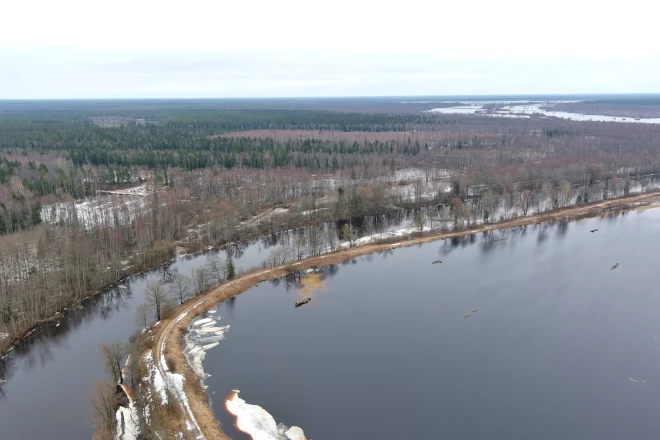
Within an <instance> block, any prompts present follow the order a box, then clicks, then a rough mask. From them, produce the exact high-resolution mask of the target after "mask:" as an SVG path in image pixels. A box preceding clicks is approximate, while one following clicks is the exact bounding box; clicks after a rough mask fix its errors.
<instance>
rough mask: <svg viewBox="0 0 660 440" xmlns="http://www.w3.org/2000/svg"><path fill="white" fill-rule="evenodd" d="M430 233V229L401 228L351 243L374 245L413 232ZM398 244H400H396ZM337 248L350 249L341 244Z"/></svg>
mask: <svg viewBox="0 0 660 440" xmlns="http://www.w3.org/2000/svg"><path fill="white" fill-rule="evenodd" d="M429 231H432V229H431V228H429V227H425V228H424V229H422V230H421V231H420V229H419V228H403V229H397V230H396V231H388V232H382V233H380V234H373V235H367V236H365V237H362V238H358V239H357V240H354V241H353V245H354V246H361V245H364V244H370V243H375V242H378V241H380V240H386V239H388V238H395V237H407V236H409V235H411V234H412V233H414V232H429ZM397 244H400V243H397ZM339 247H341V248H343V249H346V248H348V247H350V243H349V242H346V243H342V244H340V245H339Z"/></svg>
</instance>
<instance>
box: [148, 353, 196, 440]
mask: <svg viewBox="0 0 660 440" xmlns="http://www.w3.org/2000/svg"><path fill="white" fill-rule="evenodd" d="M164 345H165V341H163V347H161V350H162V352H164V351H165V347H164ZM145 363H146V365H147V370H148V371H149V376H148V377H144V378H142V380H143V381H144V382H147V383H148V382H149V381H151V383H152V384H153V386H154V389H155V390H156V392H157V393H158V394H159V395H160V399H161V403H162V405H166V404H167V403H168V399H167V394H168V393H167V392H168V391H169V393H170V395H171V396H173V397H174V398H175V399H176V400H177V401H178V402H180V403H181V405H182V406H183V407H184V409H185V413H186V415H187V418H186V426H188V427H189V429H188V430H189V431H193V430H194V431H196V432H197V433H199V435H198V437H197V438H198V439H204V436H203V435H202V434H201V432H202V430H201V429H200V427H199V425H198V424H197V420H195V416H194V415H193V412H192V410H191V409H190V404H189V402H188V397H187V396H186V394H185V392H184V391H183V381H184V380H185V377H183V375H182V374H176V373H172V372H170V371H169V368H168V366H167V363H166V362H165V358H164V357H161V363H160V369H158V368H156V364H155V363H154V358H153V353H152V352H151V351H150V352H149V353H147V354H146V355H145ZM160 370H162V371H163V372H164V374H165V377H163V375H162V374H161V372H160ZM147 417H148V416H147Z"/></svg>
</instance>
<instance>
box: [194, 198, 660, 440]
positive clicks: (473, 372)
mask: <svg viewBox="0 0 660 440" xmlns="http://www.w3.org/2000/svg"><path fill="white" fill-rule="evenodd" d="M592 231H593V232H592ZM659 234H660V210H658V209H651V210H647V211H643V212H636V211H633V212H630V213H627V214H622V215H612V216H610V217H605V218H596V219H590V220H582V221H579V222H575V223H564V222H554V223H549V224H541V225H536V226H527V227H520V228H516V229H510V230H503V231H497V232H493V233H489V234H481V233H480V234H475V235H472V236H466V237H464V238H460V239H452V240H450V239H447V240H443V241H437V242H432V243H428V244H424V245H419V246H413V247H410V248H400V249H396V250H392V251H388V252H386V253H381V254H375V255H369V256H364V257H360V258H358V259H356V260H353V261H349V262H346V263H345V264H341V265H336V266H330V267H327V268H323V269H321V270H320V273H319V276H318V277H317V278H316V279H313V280H312V282H309V283H302V282H301V280H300V279H299V278H298V277H296V276H290V277H288V279H278V280H274V281H272V282H267V283H262V284H260V285H258V286H256V287H254V288H252V289H250V290H249V291H248V292H246V293H245V294H243V295H240V296H239V297H237V298H236V299H235V300H234V301H231V302H227V303H224V304H221V305H220V306H219V307H218V308H217V312H216V313H214V314H213V316H214V319H215V321H216V323H215V324H214V325H219V326H229V327H228V328H227V330H226V332H225V333H224V335H223V336H224V338H223V339H222V340H219V344H218V345H217V346H215V347H214V348H211V349H210V350H209V351H208V352H207V353H206V356H205V359H204V361H203V367H204V370H205V372H206V373H207V374H210V377H208V378H206V380H205V383H206V385H208V387H209V388H208V393H209V397H210V398H211V400H212V404H213V409H214V411H215V414H216V416H217V417H218V419H219V420H220V421H221V423H222V425H223V429H224V430H225V432H226V433H227V434H228V435H230V436H231V437H232V438H234V439H245V438H248V437H247V436H246V435H245V434H243V433H242V432H240V431H239V430H237V428H236V426H235V424H236V418H235V417H234V416H233V415H232V414H230V413H229V412H228V411H227V409H226V402H227V399H231V400H232V402H230V407H231V409H232V413H234V414H237V413H238V412H237V411H236V408H235V407H236V401H237V399H236V394H235V393H234V392H233V391H232V390H240V399H243V400H244V401H245V402H247V403H248V404H250V405H258V406H260V407H262V408H263V409H264V410H265V411H267V412H268V413H270V415H272V417H273V419H274V420H275V421H276V422H277V423H283V424H284V425H286V426H299V427H300V428H302V429H303V430H304V432H305V435H306V436H307V438H312V439H314V440H323V439H338V438H347V439H354V438H378V439H402V438H461V439H472V438H474V439H477V438H479V439H482V438H508V439H530V438H534V439H553V440H554V439H558V438H580V439H621V438H640V439H641V438H657V437H658V436H659V435H660V421H659V419H658V417H657V414H658V399H657V395H658V391H659V390H660V320H658V314H659V313H660V295H658V293H657V289H656V287H657V276H656V270H655V266H656V264H655V260H656V259H655V256H656V253H657V249H656V248H657V242H656V240H654V239H653V238H654V237H658V236H659ZM438 260H441V261H442V263H441V264H432V263H433V262H438ZM614 265H616V267H615V269H616V270H614V269H612V268H613V267H614ZM303 289H304V290H305V292H304V293H303ZM304 297H311V301H310V302H309V303H307V304H305V305H302V306H301V307H298V308H296V307H295V306H294V303H295V302H296V301H298V300H300V299H302V298H304ZM240 402H242V401H240ZM243 406H244V407H245V405H243ZM244 422H245V421H244V420H243V424H244Z"/></svg>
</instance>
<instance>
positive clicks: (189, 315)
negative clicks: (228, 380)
mask: <svg viewBox="0 0 660 440" xmlns="http://www.w3.org/2000/svg"><path fill="white" fill-rule="evenodd" d="M657 199H660V191H653V192H649V193H644V194H636V195H631V196H625V197H621V198H616V199H609V200H600V201H597V202H593V203H589V204H585V205H580V206H571V207H567V208H563V209H561V210H558V211H552V212H548V213H542V214H536V215H530V216H524V217H518V218H516V219H511V220H505V221H503V222H497V223H487V224H477V225H474V226H471V227H470V228H466V229H462V230H459V231H454V232H433V231H432V232H430V233H426V234H425V235H423V234H421V233H418V234H420V235H419V236H417V237H415V236H414V234H412V236H411V237H398V239H399V241H397V242H396V243H394V244H392V243H378V244H372V243H369V244H364V245H360V246H356V247H348V248H344V249H340V250H338V251H335V252H331V253H328V254H324V255H320V256H316V257H309V258H306V259H304V260H301V261H297V262H290V263H286V264H283V265H279V266H275V267H272V268H269V269H258V270H255V271H253V272H251V273H247V274H244V275H243V276H241V277H239V278H236V279H234V280H232V281H229V282H225V283H224V284H221V285H218V286H216V287H214V288H212V289H210V290H209V291H208V292H206V293H204V294H202V295H200V296H198V297H195V298H192V299H191V300H189V301H188V302H187V303H184V304H183V305H182V306H181V307H179V308H178V309H177V310H175V312H174V313H173V314H172V316H170V317H169V318H167V320H164V322H162V323H161V325H159V326H158V327H157V328H153V329H152V331H153V332H154V345H153V349H149V350H146V351H145V352H143V353H142V354H141V356H140V358H141V359H144V358H145V356H148V355H149V354H152V355H153V359H154V364H155V365H156V367H157V368H158V369H159V370H161V368H162V365H168V366H169V367H170V368H169V369H170V370H171V371H172V372H174V373H177V374H181V375H183V376H184V378H185V379H186V380H184V381H183V389H182V391H183V393H184V395H185V396H184V397H186V401H187V403H188V404H186V405H185V406H184V405H181V406H182V411H183V414H184V416H183V417H182V418H181V420H177V421H176V425H177V426H178V430H179V431H181V432H186V430H187V429H186V425H187V423H186V422H191V421H192V422H193V424H194V426H196V428H197V429H198V430H199V434H200V435H201V436H202V438H213V439H229V437H228V436H227V435H226V434H225V433H224V432H223V431H222V427H221V426H220V424H219V422H218V421H217V419H216V418H215V415H214V414H213V410H212V409H211V406H210V404H209V401H208V396H207V395H206V391H205V389H204V386H203V383H202V381H201V378H200V377H199V376H197V374H196V373H195V372H194V371H193V369H192V368H191V367H190V366H189V365H188V363H187V361H186V358H185V355H184V349H183V346H182V345H181V340H180V339H181V337H182V335H183V334H185V331H186V330H185V329H186V328H187V327H188V325H189V324H190V322H191V321H192V320H193V319H195V318H196V317H197V316H199V315H201V314H203V313H205V312H207V311H209V310H210V309H212V308H214V307H216V306H217V305H218V304H219V303H220V302H222V301H224V300H227V299H229V298H233V297H235V296H236V295H239V294H241V293H243V292H245V291H246V290H248V289H250V288H251V287H253V286H255V285H256V284H258V283H261V282H264V281H268V280H271V279H274V278H279V277H282V276H285V275H287V274H288V273H290V272H291V270H292V269H294V270H296V271H302V270H306V269H311V268H315V267H321V266H328V265H333V264H339V263H342V262H344V261H346V260H350V259H352V258H356V257H359V256H362V255H367V254H373V253H377V252H382V251H387V250H392V249H395V248H399V247H408V246H413V245H417V244H423V243H430V242H433V241H437V240H443V239H446V238H457V237H463V236H466V235H472V234H477V233H480V232H481V233H483V232H489V231H496V230H501V229H508V228H513V227H519V226H528V225H536V224H540V223H545V222H549V221H557V220H563V221H575V220H581V219H585V218H593V217H596V216H599V215H602V214H606V213H608V212H612V211H631V210H635V209H637V208H641V209H642V210H646V209H650V207H649V205H646V206H641V207H635V206H630V205H631V204H635V203H643V202H651V201H654V200H657ZM173 333H174V334H175V337H178V339H177V340H176V344H167V339H168V337H169V336H170V335H172V334H173ZM160 373H161V374H163V375H165V371H164V370H163V371H160Z"/></svg>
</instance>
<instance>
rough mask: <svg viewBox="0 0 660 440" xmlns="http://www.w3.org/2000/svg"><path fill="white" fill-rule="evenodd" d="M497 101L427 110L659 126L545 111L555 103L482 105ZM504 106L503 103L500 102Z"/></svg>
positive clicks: (658, 121) (644, 121) (656, 121)
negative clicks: (490, 108)
mask: <svg viewBox="0 0 660 440" xmlns="http://www.w3.org/2000/svg"><path fill="white" fill-rule="evenodd" d="M496 102H497V101H492V102H485V103H464V105H459V106H454V107H441V108H434V109H431V110H428V111H429V112H432V113H442V114H450V115H460V114H465V115H467V114H470V115H480V116H489V117H499V118H529V117H531V116H533V115H542V116H546V117H551V118H559V119H568V120H571V121H596V122H627V123H639V124H660V118H631V117H617V116H607V115H587V114H582V113H571V112H565V111H554V110H546V109H545V108H544V107H545V106H547V105H552V104H555V103H556V102H553V101H549V102H541V103H536V104H524V105H507V106H503V107H502V108H501V109H499V110H497V111H493V112H491V111H487V110H486V109H485V108H484V105H485V104H487V103H496ZM500 103H501V104H504V103H505V102H500Z"/></svg>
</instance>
